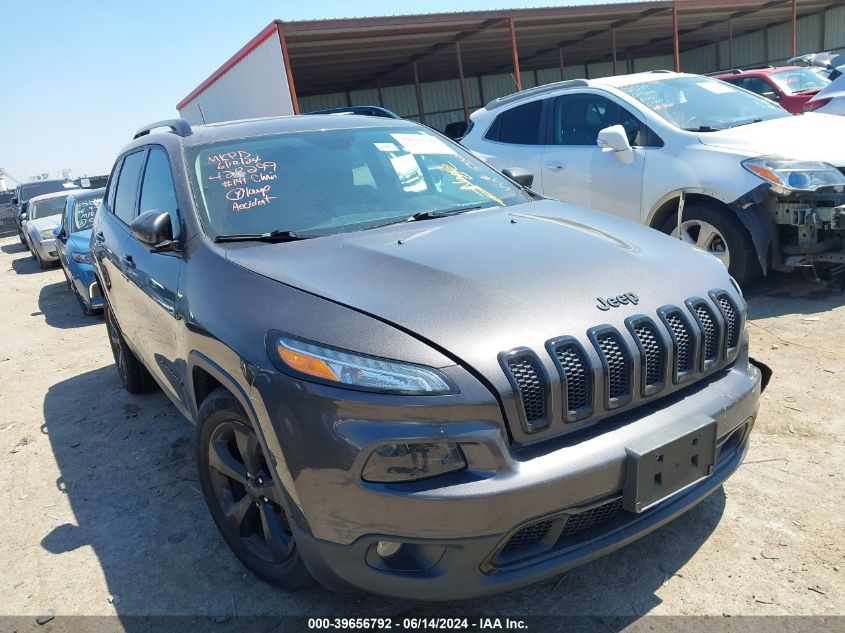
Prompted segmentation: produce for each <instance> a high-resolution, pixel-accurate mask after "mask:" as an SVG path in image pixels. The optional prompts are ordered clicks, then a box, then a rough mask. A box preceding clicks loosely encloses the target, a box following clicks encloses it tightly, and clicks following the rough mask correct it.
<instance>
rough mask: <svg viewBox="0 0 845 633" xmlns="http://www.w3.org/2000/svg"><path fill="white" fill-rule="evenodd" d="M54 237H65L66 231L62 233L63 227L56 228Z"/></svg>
mask: <svg viewBox="0 0 845 633" xmlns="http://www.w3.org/2000/svg"><path fill="white" fill-rule="evenodd" d="M53 235H55V236H56V237H58V238H61V237H62V236H63V235H64V231H62V227H60V226H57V227H56V228H54V229H53Z"/></svg>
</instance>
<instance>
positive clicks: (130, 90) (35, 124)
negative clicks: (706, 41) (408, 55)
mask: <svg viewBox="0 0 845 633" xmlns="http://www.w3.org/2000/svg"><path fill="white" fill-rule="evenodd" d="M593 3H595V0H556V1H555V0H552V1H543V0H533V1H527V2H526V1H525V0H522V1H521V0H461V2H460V3H455V2H454V0H451V1H450V0H428V2H426V3H425V4H421V3H419V2H409V1H408V0H396V1H394V2H384V0H358V1H357V2H355V3H349V2H348V1H346V2H344V1H342V0H317V1H314V2H291V1H290V0H288V1H285V0H272V1H271V0H246V1H244V2H231V1H228V2H226V1H223V0H202V1H200V0H171V1H170V2H164V1H162V0H146V1H144V2H138V1H134V0H128V1H123V2H114V1H113V0H79V1H76V2H68V1H67V0H47V1H38V0H27V1H16V2H9V3H5V4H6V6H5V7H4V9H3V18H4V19H3V22H2V23H3V36H2V41H3V44H2V47H0V76H2V80H0V167H2V168H4V169H5V171H6V172H7V173H8V174H10V175H11V176H12V177H13V178H16V179H18V180H21V181H27V180H30V178H31V177H32V176H34V175H36V174H41V173H45V172H46V173H48V174H50V177H51V178H55V177H56V176H57V174H58V172H59V170H61V169H70V170H71V171H72V174H73V175H74V176H82V175H99V174H106V173H108V172H109V171H111V166H112V162H113V160H114V158H115V156H116V155H117V154H118V152H119V151H120V149H121V148H122V147H123V146H124V145H125V144H126V143H128V142H129V141H130V140H131V138H132V135H133V134H134V133H135V131H136V130H137V129H138V128H140V127H141V126H143V125H145V124H147V123H151V122H153V121H158V120H160V119H166V118H172V117H174V116H176V115H177V112H176V103H178V102H179V101H180V100H181V99H182V98H183V97H185V96H186V95H187V94H188V93H189V92H190V91H191V90H193V89H194V88H195V87H196V86H197V85H199V84H200V83H201V82H202V81H203V80H204V79H205V78H206V77H208V76H209V75H210V74H211V73H212V72H213V71H214V70H215V69H216V68H217V67H218V66H220V65H221V64H222V63H223V62H225V61H226V60H227V59H229V57H231V56H232V55H233V54H234V53H235V52H236V51H237V50H238V49H239V48H241V47H242V46H243V45H244V44H246V42H248V41H249V40H250V39H251V38H252V37H253V36H255V35H256V34H257V33H258V32H259V31H260V30H261V29H262V28H263V27H264V26H266V25H267V24H269V23H270V22H271V21H272V20H274V19H277V18H279V19H282V20H308V19H328V18H341V17H360V16H376V15H390V14H402V13H422V12H425V13H438V12H447V11H456V10H461V11H472V10H483V9H505V8H521V7H538V6H555V5H564V4H567V5H571V4H593ZM10 184H13V183H10Z"/></svg>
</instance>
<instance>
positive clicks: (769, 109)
mask: <svg viewBox="0 0 845 633" xmlns="http://www.w3.org/2000/svg"><path fill="white" fill-rule="evenodd" d="M619 89H620V90H621V91H622V92H624V93H626V94H627V95H629V96H630V97H632V98H634V99H636V100H637V101H639V102H640V103H642V104H643V105H644V106H646V107H647V108H649V109H651V110H653V111H654V112H656V113H657V114H659V115H660V116H661V117H663V118H664V119H666V120H667V121H668V122H669V123H671V124H672V125H674V126H675V127H678V128H680V129H682V130H688V131H691V132H715V131H717V130H726V129H728V128H732V127H737V126H738V125H746V124H748V123H758V122H760V121H767V120H769V119H777V118H780V117H788V116H790V114H789V113H788V112H787V111H786V110H784V109H783V108H781V107H780V106H779V105H777V104H775V103H773V102H771V101H769V100H768V99H766V98H764V97H760V96H758V95H755V94H753V93H751V92H747V91H745V90H741V89H739V88H736V87H734V86H732V85H730V84H728V83H725V82H724V81H719V80H717V79H710V78H709V77H697V76H696V77H665V76H664V77H662V78H660V79H655V80H654V81H644V82H641V83H635V84H629V85H627V86H620V87H619Z"/></svg>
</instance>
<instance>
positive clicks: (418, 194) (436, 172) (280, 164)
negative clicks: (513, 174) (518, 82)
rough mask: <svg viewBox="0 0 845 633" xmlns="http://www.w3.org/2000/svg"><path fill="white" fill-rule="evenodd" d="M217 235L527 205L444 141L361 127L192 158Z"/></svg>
mask: <svg viewBox="0 0 845 633" xmlns="http://www.w3.org/2000/svg"><path fill="white" fill-rule="evenodd" d="M188 161H189V165H190V169H189V171H190V172H191V179H192V181H193V182H192V184H193V187H194V191H195V195H196V197H197V200H198V203H199V205H200V208H201V215H202V216H204V217H203V223H204V224H206V225H207V229H208V232H209V233H210V234H211V236H212V237H213V238H215V239H218V240H219V241H224V240H225V239H226V238H232V239H235V238H236V239H238V240H242V239H249V238H250V236H254V237H256V238H260V237H263V238H267V239H271V238H273V237H274V236H280V239H281V237H282V236H283V235H284V239H286V240H287V239H290V238H291V236H295V238H296V239H302V238H306V237H320V236H324V235H330V234H333V233H343V232H349V231H357V230H362V229H368V228H374V227H377V226H382V225H385V224H392V223H398V222H403V221H407V220H423V219H429V218H433V217H442V216H443V215H450V214H457V213H463V212H469V211H475V210H479V209H487V208H492V207H505V206H510V205H516V204H521V203H524V202H528V201H529V200H530V198H529V196H528V194H527V193H525V192H524V191H523V190H522V189H521V188H520V187H519V186H517V185H515V184H513V183H511V182H510V181H509V180H508V179H507V178H505V177H504V176H502V175H501V174H500V173H498V172H496V171H494V170H493V169H492V168H491V167H489V166H487V165H486V164H485V163H483V162H481V161H480V160H478V159H477V158H475V157H473V156H472V155H471V154H469V153H468V152H467V151H465V150H463V149H461V148H460V147H457V146H456V145H454V144H453V143H450V142H448V141H445V140H443V139H442V138H441V137H440V136H438V135H436V134H433V133H431V132H427V131H425V130H422V129H419V128H414V127H407V128H404V127H384V128H374V127H363V128H352V129H349V128H347V129H329V130H317V131H306V132H295V133H289V134H279V135H273V136H261V137H252V138H245V139H238V140H228V141H225V142H221V143H215V144H209V145H202V146H198V147H195V148H192V149H191V150H189V152H188Z"/></svg>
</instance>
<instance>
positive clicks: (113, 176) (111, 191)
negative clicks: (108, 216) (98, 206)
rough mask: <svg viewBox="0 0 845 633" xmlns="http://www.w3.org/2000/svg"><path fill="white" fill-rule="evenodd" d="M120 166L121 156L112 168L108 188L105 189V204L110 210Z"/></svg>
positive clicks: (121, 165)
mask: <svg viewBox="0 0 845 633" xmlns="http://www.w3.org/2000/svg"><path fill="white" fill-rule="evenodd" d="M121 167H123V159H122V158H121V159H120V160H119V161H117V162H116V163H115V164H114V169H112V172H111V178H110V179H109V190H108V191H106V205H107V206H108V208H109V209H111V210H112V211H114V194H115V192H116V191H117V180H118V178H119V177H120V168H121Z"/></svg>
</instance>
